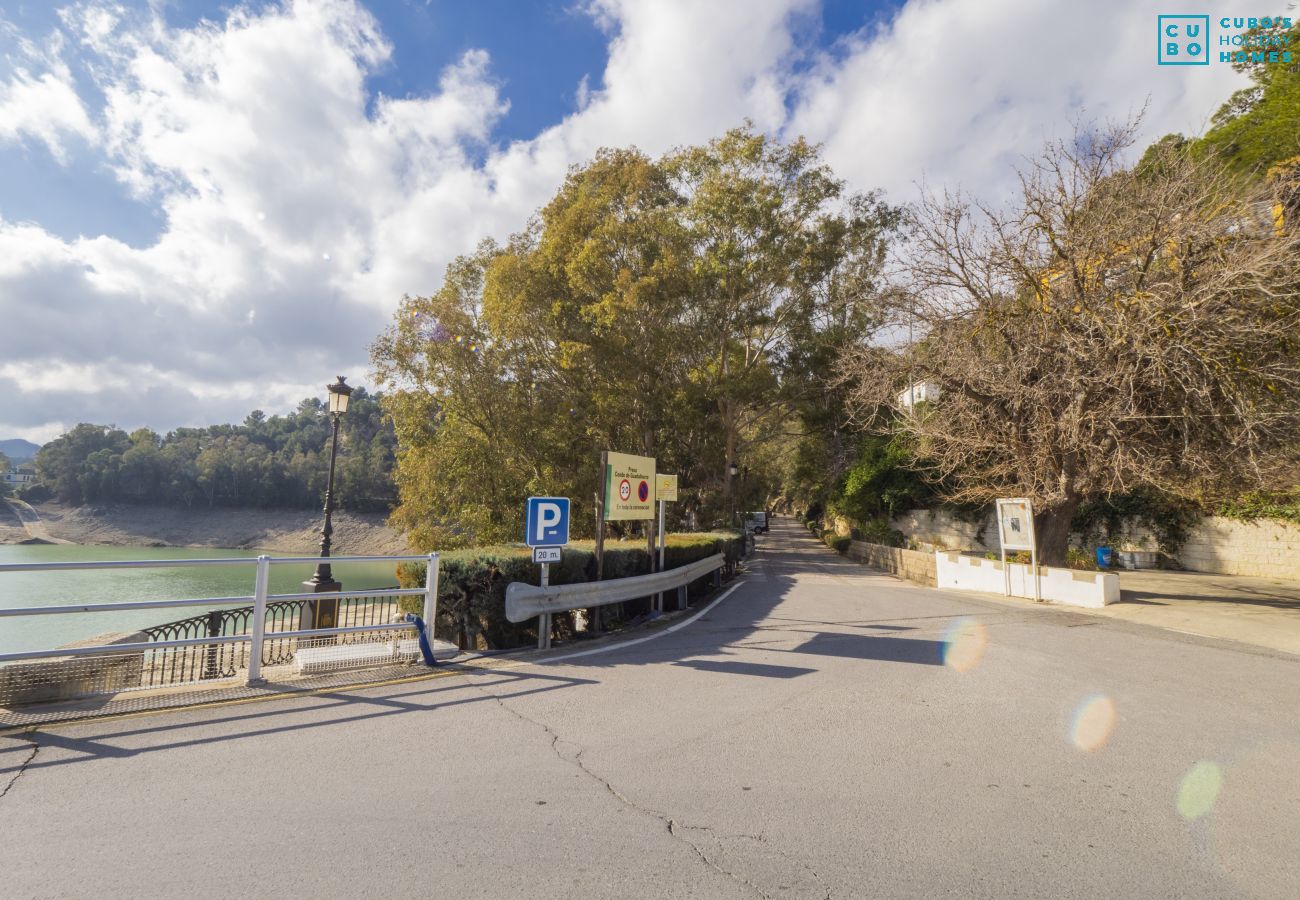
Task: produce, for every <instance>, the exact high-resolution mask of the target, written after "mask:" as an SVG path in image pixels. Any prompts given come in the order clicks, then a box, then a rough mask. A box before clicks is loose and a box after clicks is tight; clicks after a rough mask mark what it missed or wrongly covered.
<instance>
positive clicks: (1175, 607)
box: [1098, 571, 1300, 654]
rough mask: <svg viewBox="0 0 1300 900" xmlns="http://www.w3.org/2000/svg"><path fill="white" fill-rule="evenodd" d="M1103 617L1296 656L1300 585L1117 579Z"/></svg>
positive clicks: (1124, 575)
mask: <svg viewBox="0 0 1300 900" xmlns="http://www.w3.org/2000/svg"><path fill="white" fill-rule="evenodd" d="M1119 584H1120V592H1121V593H1120V597H1121V602H1119V603H1116V604H1113V605H1111V606H1108V607H1106V609H1104V610H1099V611H1098V612H1100V613H1101V614H1102V615H1107V616H1112V617H1114V618H1117V619H1125V620H1127V621H1130V622H1142V623H1144V624H1148V625H1158V626H1160V627H1161V628H1170V629H1173V630H1175V631H1183V632H1187V633H1189V634H1199V635H1202V636H1204V637H1216V638H1225V639H1227V640H1232V641H1240V642H1242V643H1245V644H1255V645H1256V646H1259V647H1268V648H1270V649H1273V650H1284V651H1286V652H1288V653H1296V654H1300V582H1294V581H1281V580H1279V579H1275V578H1247V577H1245V576H1240V575H1213V574H1210V573H1207V572H1164V571H1137V572H1121V573H1119Z"/></svg>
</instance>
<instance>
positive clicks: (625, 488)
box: [618, 478, 632, 500]
mask: <svg viewBox="0 0 1300 900" xmlns="http://www.w3.org/2000/svg"><path fill="white" fill-rule="evenodd" d="M618 496H619V499H621V500H630V499H632V482H630V481H628V480H627V479H626V478H624V479H623V480H622V481H620V482H619V483H618Z"/></svg>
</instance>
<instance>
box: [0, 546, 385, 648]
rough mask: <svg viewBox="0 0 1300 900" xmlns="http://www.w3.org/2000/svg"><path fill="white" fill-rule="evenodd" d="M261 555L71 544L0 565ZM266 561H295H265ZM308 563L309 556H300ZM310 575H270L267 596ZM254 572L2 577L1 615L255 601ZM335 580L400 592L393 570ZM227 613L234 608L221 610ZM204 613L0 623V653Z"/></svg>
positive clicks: (366, 569) (364, 567) (20, 551)
mask: <svg viewBox="0 0 1300 900" xmlns="http://www.w3.org/2000/svg"><path fill="white" fill-rule="evenodd" d="M262 552H268V553H269V551H260V550H213V549H204V548H195V547H95V546H82V545H76V544H4V545H0V564H4V563H33V562H90V561H105V560H120V559H140V560H149V559H214V558H251V557H256V556H257V555H258V554H259V553H262ZM270 555H271V556H294V555H298V554H291V553H270ZM303 555H306V554H303ZM314 571H315V566H314V565H312V564H305V563H304V564H302V565H296V564H295V565H282V566H272V567H271V581H270V590H271V593H273V594H288V593H294V592H297V591H300V590H302V589H301V587H299V585H300V584H301V583H302V581H303V580H305V579H307V578H309V577H311V574H312V572H314ZM253 574H254V565H253V563H252V562H251V561H250V562H249V563H247V564H244V565H231V566H212V567H199V568H193V567H178V568H168V569H108V570H91V571H81V572H66V571H47V572H3V571H0V607H3V608H9V607H31V606H69V605H83V604H92V603H120V602H127V601H133V600H179V599H182V598H203V597H238V596H251V595H252V593H253ZM334 578H335V579H336V580H337V581H340V582H342V583H343V587H344V588H345V589H347V590H372V589H375V588H385V587H393V586H394V585H396V584H397V575H396V564H395V563H392V562H387V561H382V562H366V563H340V564H337V565H335V566H334ZM225 608H227V609H229V608H232V607H225ZM207 609H208V608H207V607H203V606H197V607H182V608H179V609H162V610H129V611H125V612H111V613H110V612H102V613H94V612H91V613H65V614H59V615H49V616H5V617H0V653H12V652H15V651H20V650H44V649H49V648H53V647H57V646H60V645H62V644H67V643H71V642H73V641H80V640H85V639H86V638H89V637H93V636H94V635H97V634H103V633H105V632H110V631H134V630H136V629H138V628H144V627H147V626H150V625H159V624H161V623H163V622H173V621H176V620H177V619H186V618H189V617H190V616H196V615H199V614H201V613H203V612H206V611H207Z"/></svg>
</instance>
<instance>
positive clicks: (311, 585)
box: [301, 375, 352, 629]
mask: <svg viewBox="0 0 1300 900" xmlns="http://www.w3.org/2000/svg"><path fill="white" fill-rule="evenodd" d="M327 390H328V391H329V398H330V400H329V411H330V418H331V419H332V420H333V426H334V428H333V436H332V437H331V439H330V475H329V481H328V482H327V483H326V485H325V525H324V527H322V528H321V530H320V555H321V560H322V561H321V562H319V563H317V564H316V574H314V575H312V577H311V578H308V579H307V580H306V581H304V582H303V583H302V586H303V588H304V589H305V590H306V591H307V592H310V593H314V594H322V593H326V592H331V591H340V590H342V589H343V585H342V584H340V583H339V582H337V581H335V580H334V573H333V571H332V570H331V569H330V564H329V563H328V562H327V561H326V560H328V559H329V555H330V537H331V535H333V534H334V525H333V524H332V523H331V521H330V519H331V516H332V515H333V513H334V463H335V461H336V459H337V458H338V452H339V419H341V418H342V417H343V414H344V413H345V412H347V411H348V397H349V396H350V395H351V394H352V388H351V387H350V386H348V385H347V384H346V383H345V379H344V377H343V376H342V375H340V376H338V381H336V382H335V383H334V384H331V385H328V386H327ZM338 611H339V601H338V598H332V599H325V598H321V599H320V600H313V601H310V602H309V603H308V604H307V608H306V609H304V610H303V613H304V615H303V624H302V626H301V627H303V628H304V629H306V628H334V627H335V626H336V625H337V623H338Z"/></svg>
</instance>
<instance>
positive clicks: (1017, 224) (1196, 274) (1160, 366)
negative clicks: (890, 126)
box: [844, 123, 1300, 564]
mask: <svg viewBox="0 0 1300 900" xmlns="http://www.w3.org/2000/svg"><path fill="white" fill-rule="evenodd" d="M1135 125H1136V123H1129V124H1127V125H1124V126H1121V127H1113V128H1109V129H1107V130H1105V131H1103V132H1101V133H1087V132H1084V131H1082V130H1078V131H1076V134H1075V136H1074V138H1073V139H1072V140H1070V141H1059V142H1054V143H1051V144H1049V145H1048V146H1047V147H1046V148H1045V150H1044V152H1043V153H1042V155H1041V156H1039V157H1038V158H1037V159H1035V160H1033V161H1031V162H1030V163H1029V164H1028V165H1027V166H1026V167H1025V168H1024V169H1023V170H1022V172H1021V177H1020V190H1019V192H1018V193H1019V195H1018V196H1017V197H1016V198H1015V201H1014V203H1012V204H1009V205H1008V207H1006V208H994V207H991V206H987V205H972V204H971V203H969V202H967V201H966V200H965V199H964V198H962V197H961V196H960V195H954V194H949V193H943V194H940V195H937V196H936V195H934V194H927V195H926V196H925V197H924V199H923V200H922V201H921V202H920V203H919V205H918V206H917V207H916V208H914V209H913V210H912V211H911V214H910V222H909V225H910V242H909V243H908V245H907V246H908V247H909V250H910V254H909V257H908V259H907V261H906V263H905V270H906V276H907V277H906V287H907V289H906V290H905V291H900V295H899V299H898V300H897V301H896V302H897V306H898V307H899V308H898V310H897V312H898V314H899V315H900V317H901V316H908V317H914V318H915V321H916V322H917V323H918V325H919V326H920V327H921V328H922V330H923V332H924V336H923V337H922V338H921V339H920V340H919V341H918V342H917V343H916V344H915V345H913V346H911V347H909V348H904V349H899V350H882V349H880V348H874V349H865V348H864V349H861V350H859V351H857V352H855V353H854V354H852V355H850V356H849V357H848V358H846V359H845V361H844V371H845V373H846V374H851V375H853V376H855V377H854V378H853V380H852V383H854V384H856V385H857V386H858V387H857V392H856V396H855V398H854V399H855V401H856V406H857V409H858V410H859V411H862V412H864V413H865V414H867V415H869V416H870V415H874V416H876V417H879V416H880V414H881V410H882V408H887V405H888V404H889V403H890V402H891V401H890V398H891V397H893V396H895V395H896V394H897V392H898V391H900V390H902V389H904V388H905V387H906V386H907V384H909V382H911V381H913V380H915V381H925V382H930V383H933V384H935V385H937V386H938V388H939V390H940V395H939V398H938V400H937V401H936V402H933V403H927V404H922V405H921V406H920V407H918V408H917V409H915V410H913V411H911V412H905V413H904V414H903V415H902V416H901V417H900V419H899V420H898V422H897V423H895V425H894V426H892V427H901V428H902V429H903V430H904V432H906V433H907V434H908V435H910V436H911V438H912V439H913V440H914V442H915V445H916V448H917V451H918V453H919V455H920V456H921V458H923V459H924V460H926V461H927V465H928V466H929V467H930V473H931V474H932V475H933V476H935V477H936V478H940V479H942V480H943V482H944V483H945V484H947V485H948V486H949V487H950V490H949V495H950V497H951V498H952V499H954V500H962V501H976V502H987V501H990V500H992V499H993V498H995V497H998V496H1010V495H1017V496H1027V497H1030V498H1032V499H1033V500H1034V501H1035V505H1036V509H1037V510H1038V511H1039V515H1038V517H1037V518H1038V522H1037V527H1038V534H1039V540H1040V544H1041V549H1042V558H1043V559H1044V561H1045V562H1048V563H1055V564H1059V563H1061V562H1063V561H1064V557H1065V551H1066V548H1067V544H1068V539H1069V529H1070V521H1071V518H1072V517H1073V515H1074V513H1075V511H1076V510H1077V509H1078V507H1079V505H1080V504H1081V503H1082V502H1084V501H1086V500H1090V499H1094V498H1098V497H1103V496H1108V495H1111V494H1114V493H1122V492H1127V491H1130V490H1132V489H1134V488H1136V487H1139V486H1147V487H1153V488H1156V489H1158V490H1161V491H1164V492H1167V493H1169V494H1171V495H1175V496H1179V497H1186V498H1191V499H1197V500H1207V499H1210V498H1213V497H1215V496H1218V495H1220V494H1222V493H1224V492H1231V491H1236V490H1240V489H1242V488H1243V487H1246V486H1254V487H1258V486H1261V485H1269V484H1270V483H1271V482H1272V483H1274V484H1275V483H1276V482H1275V481H1274V479H1278V478H1284V479H1288V480H1289V483H1294V481H1295V480H1296V477H1297V469H1296V460H1297V453H1296V448H1297V446H1300V444H1298V443H1297V439H1298V438H1300V402H1297V397H1298V396H1300V393H1298V392H1300V330H1298V329H1300V229H1297V227H1296V223H1286V224H1285V225H1283V224H1282V223H1280V222H1278V221H1276V217H1275V214H1274V212H1275V210H1276V209H1277V207H1275V206H1274V204H1273V202H1272V198H1271V197H1270V196H1269V194H1268V190H1269V188H1268V187H1267V186H1266V185H1264V184H1263V183H1261V182H1258V181H1250V182H1244V181H1242V180H1241V179H1239V178H1235V177H1233V176H1231V175H1230V174H1229V173H1228V172H1227V171H1226V170H1225V169H1224V168H1223V166H1222V165H1220V164H1219V163H1218V162H1217V161H1215V160H1213V159H1204V158H1196V157H1194V156H1192V155H1189V154H1187V153H1186V152H1182V151H1179V150H1177V149H1175V148H1160V147H1157V148H1154V149H1153V151H1152V152H1150V153H1148V155H1147V156H1146V157H1145V158H1144V160H1143V163H1142V164H1141V165H1140V166H1138V167H1136V168H1128V167H1126V166H1125V165H1124V163H1123V155H1124V151H1125V150H1126V149H1127V148H1128V147H1129V146H1130V145H1131V144H1132V140H1133V135H1134V131H1135ZM900 321H901V319H900ZM877 424H879V422H878V423H877Z"/></svg>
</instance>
